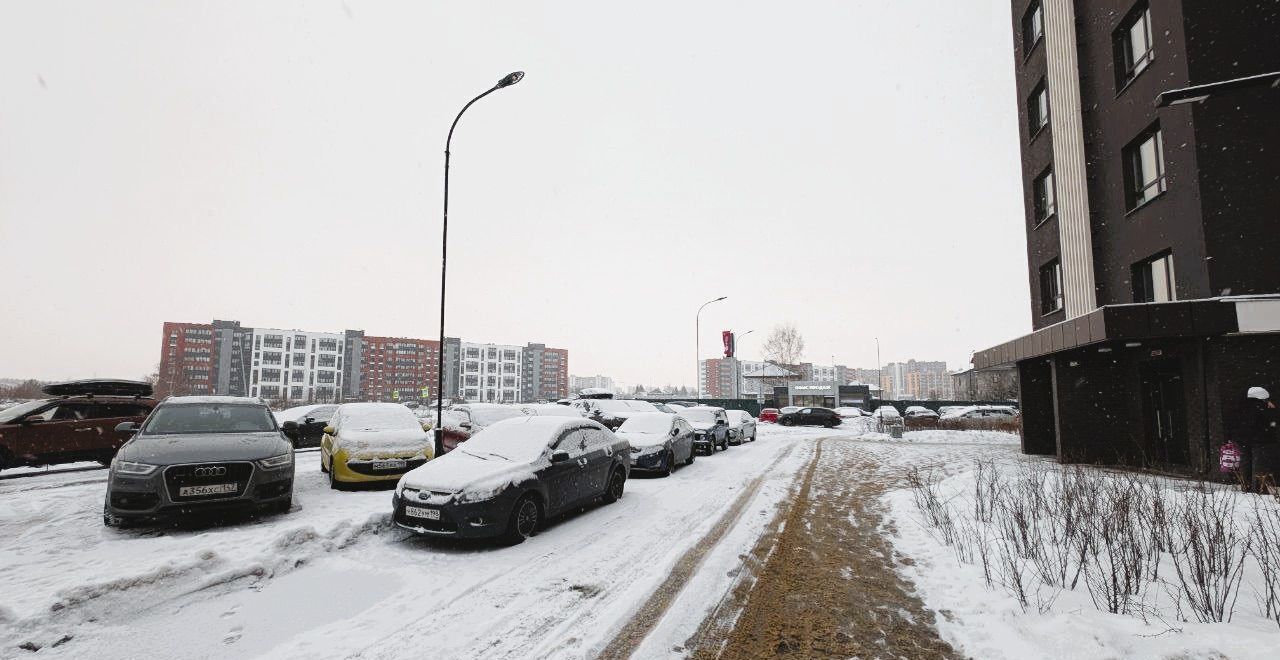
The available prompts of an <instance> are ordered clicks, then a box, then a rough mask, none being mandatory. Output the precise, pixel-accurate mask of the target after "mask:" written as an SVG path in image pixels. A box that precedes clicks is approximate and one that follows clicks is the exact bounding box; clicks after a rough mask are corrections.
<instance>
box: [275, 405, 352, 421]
mask: <svg viewBox="0 0 1280 660" xmlns="http://www.w3.org/2000/svg"><path fill="white" fill-rule="evenodd" d="M321 408H329V409H336V408H337V406H336V405H335V404H332V403H318V404H315V405H311V406H294V407H293V408H285V409H284V410H281V411H278V412H275V413H272V414H274V415H275V416H276V421H277V422H300V421H302V420H303V419H305V418H307V417H309V416H311V413H313V412H315V411H317V410H320V409H321Z"/></svg>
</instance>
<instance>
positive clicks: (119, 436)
mask: <svg viewBox="0 0 1280 660" xmlns="http://www.w3.org/2000/svg"><path fill="white" fill-rule="evenodd" d="M43 392H44V393H45V394H47V395H49V396H50V397H53V398H49V399H41V400H39V401H28V402H26V403H20V404H18V405H16V406H13V407H10V408H6V409H4V410H0V470H3V469H5V468H12V467H19V466H23V465H53V464H57V463H71V462H74V461H98V462H100V463H102V464H103V465H106V464H108V463H110V462H111V458H112V457H113V456H115V455H116V450H117V449H119V448H120V445H123V444H124V443H125V441H127V440H128V439H129V434H128V433H119V432H117V431H116V430H115V428H116V425H118V424H120V423H121V422H141V421H142V420H144V419H146V417H147V414H148V413H150V412H151V409H152V408H155V407H156V401H155V399H152V398H151V385H150V383H143V382H137V381H128V380H78V381H72V382H68V383H55V384H52V385H46V386H45V387H44V389H43Z"/></svg>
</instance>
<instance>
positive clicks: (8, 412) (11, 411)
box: [0, 401, 48, 424]
mask: <svg viewBox="0 0 1280 660" xmlns="http://www.w3.org/2000/svg"><path fill="white" fill-rule="evenodd" d="M46 403H48V402H47V401H27V402H26V403H19V404H18V405H16V406H11V407H9V408H5V409H4V410H0V424H4V423H8V422H12V421H14V420H15V419H18V418H19V417H22V416H23V415H25V414H27V413H29V412H31V411H33V410H36V409H37V408H39V407H40V406H43V405H44V404H46Z"/></svg>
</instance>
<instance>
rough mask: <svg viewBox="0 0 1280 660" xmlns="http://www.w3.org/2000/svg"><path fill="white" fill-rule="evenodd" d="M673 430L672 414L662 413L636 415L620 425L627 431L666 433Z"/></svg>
mask: <svg viewBox="0 0 1280 660" xmlns="http://www.w3.org/2000/svg"><path fill="white" fill-rule="evenodd" d="M670 430H671V416H670V415H667V414H662V413H655V414H650V415H636V416H634V417H632V418H630V419H628V420H627V421H625V422H623V423H622V426H620V427H618V431H619V432H625V433H666V432H668V431H670Z"/></svg>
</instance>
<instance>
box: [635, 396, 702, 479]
mask: <svg viewBox="0 0 1280 660" xmlns="http://www.w3.org/2000/svg"><path fill="white" fill-rule="evenodd" d="M618 437H619V438H622V439H623V440H626V441H627V443H629V444H630V445H631V469H632V470H643V471H646V472H657V473H658V474H660V475H662V476H664V477H665V476H669V475H670V474H671V471H672V470H674V469H676V466H677V465H688V464H690V463H692V462H693V460H694V455H695V454H696V453H697V452H695V451H694V450H693V427H692V426H689V422H686V421H684V419H682V418H681V417H680V416H679V415H674V414H670V413H660V412H659V413H637V414H635V415H632V416H631V417H629V418H627V421H625V422H623V423H622V426H620V427H618Z"/></svg>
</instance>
